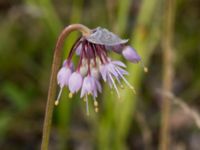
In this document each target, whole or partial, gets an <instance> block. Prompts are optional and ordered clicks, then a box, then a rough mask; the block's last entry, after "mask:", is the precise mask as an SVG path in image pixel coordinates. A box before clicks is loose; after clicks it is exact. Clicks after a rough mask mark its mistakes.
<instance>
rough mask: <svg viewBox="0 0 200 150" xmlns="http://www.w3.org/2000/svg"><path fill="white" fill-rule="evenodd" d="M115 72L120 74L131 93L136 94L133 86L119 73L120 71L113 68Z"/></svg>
mask: <svg viewBox="0 0 200 150" xmlns="http://www.w3.org/2000/svg"><path fill="white" fill-rule="evenodd" d="M115 69H116V71H117V73H118V74H119V75H120V77H121V78H122V79H123V80H124V82H125V83H126V85H127V86H128V87H129V88H130V89H131V90H132V91H133V93H135V94H136V91H135V88H134V87H133V86H132V85H131V84H130V83H129V82H128V81H127V80H126V78H124V76H123V75H122V74H121V73H120V71H119V70H118V69H117V68H115Z"/></svg>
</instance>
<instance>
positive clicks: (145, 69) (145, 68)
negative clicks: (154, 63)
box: [140, 60, 148, 73]
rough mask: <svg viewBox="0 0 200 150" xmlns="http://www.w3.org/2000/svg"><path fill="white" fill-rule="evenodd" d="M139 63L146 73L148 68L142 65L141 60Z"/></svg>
mask: <svg viewBox="0 0 200 150" xmlns="http://www.w3.org/2000/svg"><path fill="white" fill-rule="evenodd" d="M140 63H141V65H142V67H143V69H144V72H145V73H147V72H148V68H147V67H146V66H144V63H143V61H142V60H141V61H140Z"/></svg>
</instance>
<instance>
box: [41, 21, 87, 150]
mask: <svg viewBox="0 0 200 150" xmlns="http://www.w3.org/2000/svg"><path fill="white" fill-rule="evenodd" d="M76 30H77V31H80V32H81V33H82V34H83V36H88V35H90V34H91V30H90V29H89V28H87V27H86V26H84V25H81V24H72V25H69V26H67V27H66V28H65V29H64V30H63V31H62V32H61V34H60V36H59V38H58V40H57V43H56V48H55V51H54V57H53V63H52V70H51V78H50V83H49V90H48V98H47V104H46V112H45V119H44V125H43V136H42V144H41V150H48V145H49V137H50V131H51V122H52V116H53V108H54V101H55V94H56V87H57V83H56V77H57V73H58V70H59V67H60V64H61V58H62V57H61V54H62V53H61V52H62V51H61V50H62V47H63V44H64V40H65V39H66V37H67V36H68V35H69V34H70V33H71V32H72V31H76Z"/></svg>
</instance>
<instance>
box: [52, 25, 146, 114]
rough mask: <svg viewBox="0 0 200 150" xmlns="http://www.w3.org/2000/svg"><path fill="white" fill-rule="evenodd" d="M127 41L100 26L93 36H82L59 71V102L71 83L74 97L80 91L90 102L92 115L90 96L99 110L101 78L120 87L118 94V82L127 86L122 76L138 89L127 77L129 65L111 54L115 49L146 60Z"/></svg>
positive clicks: (128, 57) (127, 56)
mask: <svg viewBox="0 0 200 150" xmlns="http://www.w3.org/2000/svg"><path fill="white" fill-rule="evenodd" d="M127 42H128V40H122V39H120V38H119V37H118V36H117V35H115V34H113V33H112V32H110V31H108V30H107V29H104V28H100V27H98V28H96V29H94V30H92V33H91V34H90V35H89V36H87V37H84V36H82V37H80V38H79V39H78V40H77V41H76V42H75V43H74V45H73V46H72V48H71V50H70V52H69V55H68V57H67V59H66V60H65V61H64V63H63V66H62V68H61V69H60V70H59V72H58V74H57V82H58V85H59V86H60V92H59V94H58V97H57V100H56V102H55V105H58V103H59V99H60V96H61V93H62V90H63V88H64V87H68V88H69V91H70V93H69V97H70V98H71V97H72V96H73V94H75V93H78V92H79V91H80V98H83V99H84V101H85V102H86V110H87V114H88V115H89V108H88V96H91V97H92V98H93V99H94V106H95V111H96V112H98V102H97V100H96V98H97V97H98V94H99V93H101V92H102V87H101V83H100V80H101V79H103V81H105V82H106V83H108V84H109V86H110V88H113V89H114V90H115V91H116V94H117V96H118V98H120V93H119V90H118V85H120V86H121V87H123V85H122V83H121V80H123V81H124V83H125V84H126V85H127V87H129V88H130V89H131V90H133V91H134V92H135V90H134V87H133V86H132V85H131V84H130V83H129V82H128V81H127V80H126V78H125V75H128V72H127V71H126V69H125V68H126V65H125V64H124V63H123V62H121V61H119V60H113V59H111V58H110V57H109V56H108V53H109V52H112V51H113V52H116V53H118V54H121V55H122V56H123V57H124V58H125V59H126V60H128V61H130V62H132V63H139V62H142V61H141V57H140V56H139V55H138V53H137V52H136V50H135V49H134V48H132V47H131V46H129V45H127ZM74 55H77V56H78V57H79V62H78V64H77V66H76V67H75V68H74V65H73V62H72V57H73V56H74ZM142 64H143V63H142ZM144 70H145V71H147V68H145V67H144Z"/></svg>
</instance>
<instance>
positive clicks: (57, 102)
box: [55, 88, 63, 106]
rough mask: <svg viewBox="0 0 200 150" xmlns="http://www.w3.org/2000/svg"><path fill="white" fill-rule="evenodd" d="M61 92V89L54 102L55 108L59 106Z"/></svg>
mask: <svg viewBox="0 0 200 150" xmlns="http://www.w3.org/2000/svg"><path fill="white" fill-rule="evenodd" d="M62 90H63V88H61V89H60V91H59V93H58V97H57V99H56V101H55V105H56V106H57V105H58V104H59V100H60V97H61V94H62Z"/></svg>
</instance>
